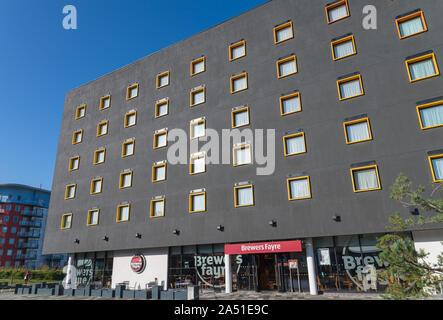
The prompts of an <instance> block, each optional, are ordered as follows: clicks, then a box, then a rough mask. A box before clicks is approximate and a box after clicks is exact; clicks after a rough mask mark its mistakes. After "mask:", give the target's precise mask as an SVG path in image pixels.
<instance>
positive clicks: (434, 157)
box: [428, 154, 443, 182]
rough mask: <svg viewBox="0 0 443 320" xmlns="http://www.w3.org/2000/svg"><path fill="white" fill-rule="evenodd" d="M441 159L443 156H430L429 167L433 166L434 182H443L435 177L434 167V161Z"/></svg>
mask: <svg viewBox="0 0 443 320" xmlns="http://www.w3.org/2000/svg"><path fill="white" fill-rule="evenodd" d="M440 158H443V154H435V155H432V156H428V159H429V165H430V166H431V173H432V180H433V181H434V182H443V179H440V180H437V177H436V176H435V170H434V166H433V165H432V160H434V159H440Z"/></svg>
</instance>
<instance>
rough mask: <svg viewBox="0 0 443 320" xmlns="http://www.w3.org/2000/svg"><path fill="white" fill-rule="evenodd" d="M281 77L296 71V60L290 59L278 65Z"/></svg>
mask: <svg viewBox="0 0 443 320" xmlns="http://www.w3.org/2000/svg"><path fill="white" fill-rule="evenodd" d="M278 68H279V70H280V77H283V76H286V75H288V74H291V73H294V72H296V67H295V61H294V60H289V61H287V62H283V63H280V64H279V65H278Z"/></svg>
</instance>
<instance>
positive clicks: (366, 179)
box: [354, 168, 378, 190]
mask: <svg viewBox="0 0 443 320" xmlns="http://www.w3.org/2000/svg"><path fill="white" fill-rule="evenodd" d="M354 182H355V189H356V190H367V189H375V188H378V179H377V172H376V170H375V169H372V168H371V169H366V170H358V171H354Z"/></svg>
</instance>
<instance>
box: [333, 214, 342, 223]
mask: <svg viewBox="0 0 443 320" xmlns="http://www.w3.org/2000/svg"><path fill="white" fill-rule="evenodd" d="M332 220H334V221H335V222H340V221H341V217H340V216H339V215H336V214H335V215H333V216H332Z"/></svg>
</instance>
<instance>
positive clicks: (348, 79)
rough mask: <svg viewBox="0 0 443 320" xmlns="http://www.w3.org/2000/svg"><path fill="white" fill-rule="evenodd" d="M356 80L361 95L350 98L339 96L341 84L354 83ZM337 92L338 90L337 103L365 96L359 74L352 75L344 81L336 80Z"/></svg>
mask: <svg viewBox="0 0 443 320" xmlns="http://www.w3.org/2000/svg"><path fill="white" fill-rule="evenodd" d="M356 79H358V80H359V82H360V91H361V93H359V94H356V95H353V96H350V97H346V98H343V97H342V96H341V90H340V85H341V84H343V83H346V82H350V81H354V80H356ZM337 90H338V100H339V101H344V100H348V99H352V98H356V97H360V96H363V95H364V94H365V90H364V88H363V82H362V78H361V74H357V75H354V76H350V77H347V78H345V79H340V80H337Z"/></svg>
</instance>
